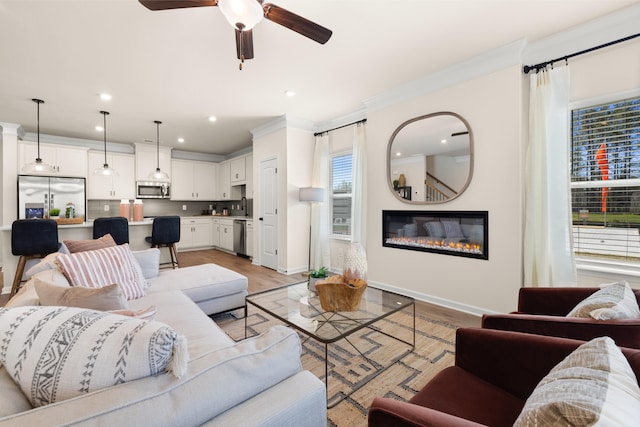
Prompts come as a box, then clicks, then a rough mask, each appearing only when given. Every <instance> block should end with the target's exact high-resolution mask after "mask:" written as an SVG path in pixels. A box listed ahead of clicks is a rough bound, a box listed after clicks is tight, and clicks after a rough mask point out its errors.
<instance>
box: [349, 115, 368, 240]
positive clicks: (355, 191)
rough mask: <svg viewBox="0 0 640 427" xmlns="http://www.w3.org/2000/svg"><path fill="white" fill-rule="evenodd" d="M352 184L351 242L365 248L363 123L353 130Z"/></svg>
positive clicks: (365, 193) (365, 172) (365, 185)
mask: <svg viewBox="0 0 640 427" xmlns="http://www.w3.org/2000/svg"><path fill="white" fill-rule="evenodd" d="M352 171H353V172H352V174H353V178H352V179H353V183H352V188H351V197H352V199H351V235H352V241H353V242H358V243H360V244H361V245H362V247H363V248H366V247H367V144H366V134H365V127H364V123H358V125H357V126H355V127H354V129H353V164H352Z"/></svg>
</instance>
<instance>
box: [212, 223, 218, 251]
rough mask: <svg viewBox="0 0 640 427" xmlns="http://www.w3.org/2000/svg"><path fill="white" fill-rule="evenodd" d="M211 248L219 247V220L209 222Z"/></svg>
mask: <svg viewBox="0 0 640 427" xmlns="http://www.w3.org/2000/svg"><path fill="white" fill-rule="evenodd" d="M211 246H214V247H216V248H218V247H220V219H219V218H213V219H212V220H211Z"/></svg>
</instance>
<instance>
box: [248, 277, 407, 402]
mask: <svg viewBox="0 0 640 427" xmlns="http://www.w3.org/2000/svg"><path fill="white" fill-rule="evenodd" d="M248 305H252V306H254V307H256V308H257V309H259V310H261V311H263V312H265V313H267V314H268V315H270V316H272V317H275V318H276V319H278V320H280V321H281V322H284V323H285V324H286V325H288V326H291V327H293V328H294V329H296V330H298V331H300V332H302V333H303V334H304V335H306V336H307V337H308V338H307V339H309V338H313V339H314V340H316V341H318V342H320V343H322V344H324V371H325V384H326V385H327V408H333V407H334V406H336V405H337V404H338V403H340V402H342V401H343V400H344V399H346V398H348V397H349V396H351V395H352V394H353V393H355V392H356V391H357V390H359V389H360V388H362V386H364V385H365V384H366V383H367V382H363V383H361V384H358V385H357V386H356V387H355V388H354V389H352V390H351V391H350V392H349V393H348V394H343V395H342V396H340V395H337V396H336V397H335V398H334V399H332V400H331V401H329V388H328V384H329V366H328V365H329V363H328V357H329V352H328V346H329V344H331V343H334V342H336V341H339V340H342V339H344V340H345V341H346V342H347V343H349V345H350V346H351V347H353V348H354V349H355V350H356V351H357V352H358V354H360V356H362V358H363V359H364V360H366V361H367V363H368V364H369V365H371V366H372V368H373V370H374V373H373V375H372V376H371V377H370V378H369V381H370V380H372V379H373V378H375V377H377V376H378V375H379V374H381V373H382V372H384V371H385V370H386V369H388V368H389V367H391V366H392V365H394V364H395V363H396V362H398V361H399V360H401V359H402V358H404V357H405V356H406V355H408V354H409V353H411V352H412V351H413V350H414V349H415V345H416V306H415V300H414V299H413V298H410V297H407V296H404V295H400V294H397V293H394V292H390V291H385V290H382V289H377V288H373V287H371V286H369V287H367V289H366V290H365V292H364V294H363V297H362V302H361V304H360V309H359V310H358V311H353V312H346V311H345V312H327V311H324V310H323V309H322V307H321V306H320V300H319V298H318V296H317V295H316V294H315V293H313V292H310V291H309V290H308V289H307V282H302V283H297V284H293V285H287V286H282V287H279V288H275V289H270V290H267V291H262V292H257V293H254V294H251V295H249V296H247V306H248ZM408 307H411V308H412V309H413V316H412V317H413V325H412V329H411V331H412V338H411V339H412V341H411V342H409V341H407V340H404V339H402V338H399V337H396V336H393V335H390V334H388V333H386V332H384V331H382V330H381V329H380V328H374V327H373V325H374V323H376V322H378V321H380V320H382V319H384V318H386V317H389V316H391V315H392V314H394V313H397V312H399V311H401V310H404V309H406V308H408ZM363 328H368V329H371V330H375V331H376V332H378V333H381V334H383V335H385V336H387V337H390V338H392V339H394V340H396V341H398V342H401V343H404V344H407V345H408V346H409V349H408V350H406V351H404V352H403V353H402V354H400V355H399V356H397V357H395V358H393V359H392V360H391V362H390V363H388V364H387V365H384V366H379V365H380V364H379V363H376V362H375V361H373V360H371V359H370V358H369V357H367V356H366V355H365V354H364V353H363V352H362V351H360V350H359V349H358V348H357V347H356V346H355V345H354V343H353V342H352V341H351V340H349V336H350V335H352V334H353V333H355V332H357V331H359V330H361V329H363ZM247 330H248V325H247V317H246V316H245V337H246V336H247ZM305 341H306V339H305Z"/></svg>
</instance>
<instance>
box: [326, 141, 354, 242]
mask: <svg viewBox="0 0 640 427" xmlns="http://www.w3.org/2000/svg"><path fill="white" fill-rule="evenodd" d="M352 165H353V162H352V156H351V153H349V154H341V155H337V156H334V157H332V159H331V192H332V194H331V233H332V234H333V235H337V236H341V237H343V236H344V237H349V236H351V191H352V183H353V178H352Z"/></svg>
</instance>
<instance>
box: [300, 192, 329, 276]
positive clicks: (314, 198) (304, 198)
mask: <svg viewBox="0 0 640 427" xmlns="http://www.w3.org/2000/svg"><path fill="white" fill-rule="evenodd" d="M299 198H300V201H301V202H310V206H309V271H311V270H312V268H311V207H312V204H313V202H322V201H324V188H318V187H303V188H301V189H300V196H299Z"/></svg>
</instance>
